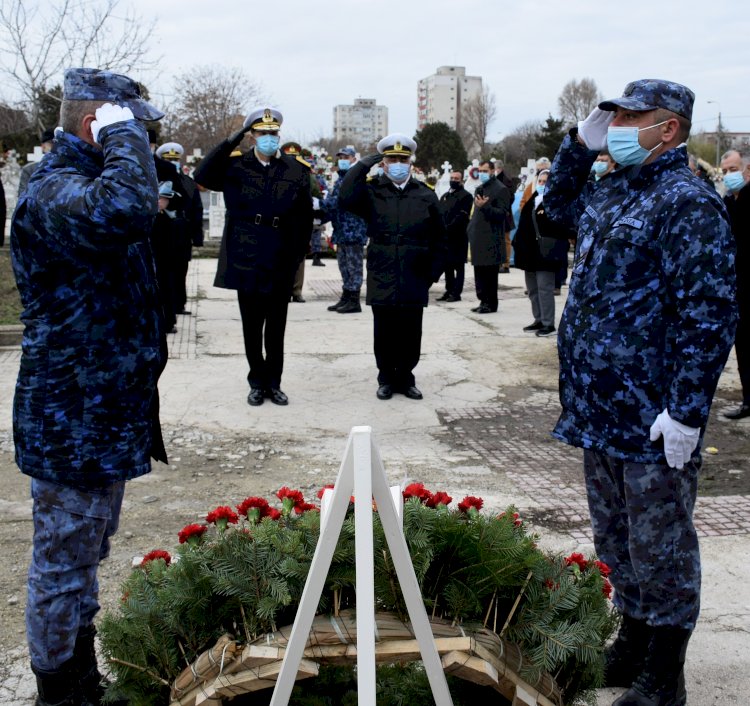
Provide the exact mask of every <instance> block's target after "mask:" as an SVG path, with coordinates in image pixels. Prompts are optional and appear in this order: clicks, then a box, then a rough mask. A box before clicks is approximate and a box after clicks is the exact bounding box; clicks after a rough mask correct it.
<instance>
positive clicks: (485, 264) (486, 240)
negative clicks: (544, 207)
mask: <svg viewBox="0 0 750 706" xmlns="http://www.w3.org/2000/svg"><path fill="white" fill-rule="evenodd" d="M479 181H480V184H479V186H478V187H477V188H476V190H475V191H474V210H473V212H472V214H471V219H470V220H469V225H468V228H467V232H468V236H469V245H470V246H471V264H472V265H473V266H474V283H475V286H476V292H477V297H478V298H479V306H475V307H474V308H473V309H472V311H473V312H475V313H477V314H490V313H493V312H496V311H497V279H498V274H499V272H500V266H501V265H502V264H503V262H505V228H506V223H507V220H506V214H507V212H508V210H509V209H510V202H511V194H510V191H508V188H507V187H506V186H505V185H504V184H502V183H500V182H499V181H498V180H497V179H496V178H495V170H494V167H493V166H492V162H482V163H481V164H480V165H479Z"/></svg>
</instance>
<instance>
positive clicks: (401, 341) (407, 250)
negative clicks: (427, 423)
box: [339, 133, 446, 400]
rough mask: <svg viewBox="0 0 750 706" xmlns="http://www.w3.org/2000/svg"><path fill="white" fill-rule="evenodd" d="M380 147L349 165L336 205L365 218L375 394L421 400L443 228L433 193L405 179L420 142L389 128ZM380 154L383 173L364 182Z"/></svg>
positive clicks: (440, 267)
mask: <svg viewBox="0 0 750 706" xmlns="http://www.w3.org/2000/svg"><path fill="white" fill-rule="evenodd" d="M377 149H378V153H377V154H374V155H370V156H369V157H365V158H364V159H362V160H360V161H359V162H358V163H357V164H355V165H354V166H353V167H351V168H350V169H349V171H348V172H347V174H346V176H345V177H344V180H343V183H342V184H341V189H340V191H339V206H340V208H344V209H346V210H348V211H351V212H352V213H354V214H356V215H357V216H359V217H360V218H362V219H363V220H364V221H365V223H367V234H368V236H369V244H368V246H367V303H368V304H369V305H370V306H371V307H372V316H373V324H374V336H373V338H374V348H375V362H376V364H377V366H378V389H377V397H378V399H380V400H388V399H390V398H391V397H392V396H393V393H394V392H400V393H402V394H403V395H405V396H406V397H408V398H410V399H413V400H421V399H422V392H421V391H420V390H419V388H418V387H417V386H416V381H415V378H414V372H413V371H414V368H415V367H416V366H417V363H418V362H419V356H420V353H421V347H422V314H423V312H424V307H426V306H427V303H428V296H427V295H428V292H429V289H430V285H431V284H432V283H433V282H437V281H438V280H439V279H440V275H441V274H442V273H443V266H444V262H445V247H446V238H445V227H444V225H443V219H442V216H441V215H440V207H439V204H438V199H437V196H435V192H434V191H432V190H430V189H428V188H427V187H426V186H425V185H424V184H421V183H419V182H418V181H417V180H416V179H412V178H410V174H411V161H412V158H413V156H414V152H415V151H416V149H417V143H416V142H415V141H414V140H412V139H411V138H409V137H407V136H406V135H401V134H398V133H394V134H392V135H388V136H387V137H384V138H383V139H382V140H380V142H378V146H377ZM381 160H382V161H383V163H384V171H385V174H384V175H383V176H381V177H378V178H377V179H373V180H371V181H368V180H367V173H368V172H369V171H370V169H371V168H372V167H373V166H374V165H375V164H377V163H378V162H379V161H381Z"/></svg>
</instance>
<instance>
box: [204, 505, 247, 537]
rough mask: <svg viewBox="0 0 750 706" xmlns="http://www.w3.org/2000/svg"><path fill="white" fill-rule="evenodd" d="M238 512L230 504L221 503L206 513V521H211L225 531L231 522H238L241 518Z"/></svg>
mask: <svg viewBox="0 0 750 706" xmlns="http://www.w3.org/2000/svg"><path fill="white" fill-rule="evenodd" d="M239 519H240V518H239V516H238V515H237V513H236V512H235V511H234V510H232V508H231V507H229V506H228V505H220V506H219V507H217V508H216V509H215V510H211V512H209V513H208V515H206V522H211V523H213V524H215V525H216V527H218V529H219V530H220V531H222V532H223V531H224V530H225V529H226V528H227V526H228V525H229V524H236V523H237V522H238V520H239Z"/></svg>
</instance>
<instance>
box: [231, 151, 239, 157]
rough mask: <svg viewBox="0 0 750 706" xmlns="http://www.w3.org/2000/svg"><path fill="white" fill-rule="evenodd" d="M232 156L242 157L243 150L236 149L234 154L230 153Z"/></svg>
mask: <svg viewBox="0 0 750 706" xmlns="http://www.w3.org/2000/svg"><path fill="white" fill-rule="evenodd" d="M229 156H230V157H242V152H241V151H240V150H235V151H234V152H232V154H230V155H229Z"/></svg>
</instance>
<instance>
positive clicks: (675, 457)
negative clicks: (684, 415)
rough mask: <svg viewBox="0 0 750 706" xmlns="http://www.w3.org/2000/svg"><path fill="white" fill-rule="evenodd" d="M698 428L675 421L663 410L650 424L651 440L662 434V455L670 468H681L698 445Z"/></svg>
mask: <svg viewBox="0 0 750 706" xmlns="http://www.w3.org/2000/svg"><path fill="white" fill-rule="evenodd" d="M700 431H701V430H700V429H695V428H693V427H688V426H686V425H684V424H681V423H680V422H676V421H675V420H674V419H672V417H670V416H669V410H666V409H665V410H664V411H663V412H662V413H661V414H660V415H659V416H658V417H657V418H656V421H654V423H653V424H652V425H651V441H656V440H657V439H658V438H659V437H660V436H662V435H663V436H664V455H665V456H666V457H667V465H668V466H669V467H670V468H682V467H683V466H684V465H685V464H686V463H687V462H688V461H689V460H690V456H691V455H692V453H693V451H694V450H695V447H696V446H697V445H698V438H699V437H700Z"/></svg>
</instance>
